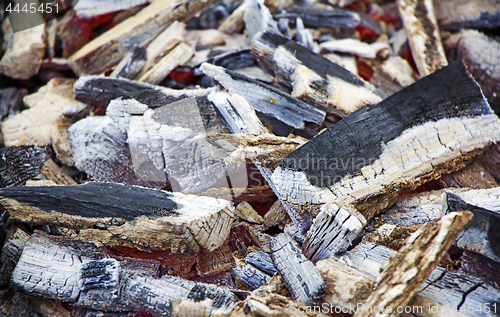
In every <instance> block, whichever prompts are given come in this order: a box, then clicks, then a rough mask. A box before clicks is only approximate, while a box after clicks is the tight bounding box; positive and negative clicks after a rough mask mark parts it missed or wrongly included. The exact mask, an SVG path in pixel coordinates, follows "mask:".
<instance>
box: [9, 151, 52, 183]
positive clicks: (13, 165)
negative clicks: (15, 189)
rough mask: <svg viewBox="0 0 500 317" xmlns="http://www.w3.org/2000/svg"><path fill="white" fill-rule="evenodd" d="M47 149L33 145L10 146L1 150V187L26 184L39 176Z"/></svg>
mask: <svg viewBox="0 0 500 317" xmlns="http://www.w3.org/2000/svg"><path fill="white" fill-rule="evenodd" d="M47 159H48V157H47V154H46V153H45V150H44V149H42V148H38V147H35V146H33V145H22V146H9V147H4V148H2V149H1V150H0V187H5V186H17V185H24V183H26V181H27V180H30V179H33V178H38V177H40V174H41V169H42V166H43V164H44V162H45V161H46V160H47Z"/></svg>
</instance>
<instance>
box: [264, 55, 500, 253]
mask: <svg viewBox="0 0 500 317" xmlns="http://www.w3.org/2000/svg"><path fill="white" fill-rule="evenodd" d="M444 91H446V92H447V93H446V94H443V92H444ZM431 109H432V110H431ZM381 122H384V123H385V124H384V125H383V126H381V125H380V123H381ZM499 128H500V121H499V120H498V118H497V117H496V115H494V114H493V112H492V110H491V108H490V107H489V105H488V103H487V102H486V100H485V99H484V97H483V95H482V94H481V91H480V89H479V87H478V85H477V84H476V82H475V81H474V80H473V78H472V77H471V76H470V75H469V74H468V73H467V71H466V69H465V67H464V66H463V64H453V65H450V66H448V67H446V68H443V69H441V70H440V71H438V72H436V73H434V74H432V75H430V76H428V77H426V78H424V79H421V80H419V81H418V82H416V83H415V84H413V85H410V86H408V87H406V88H404V89H402V90H401V91H399V92H398V93H396V94H394V95H392V96H391V97H389V98H387V99H385V100H384V101H382V102H381V103H379V104H378V105H377V106H374V107H371V108H361V109H359V110H358V111H356V112H355V113H353V114H352V115H350V116H348V117H346V118H344V120H342V121H340V122H339V123H337V124H335V125H334V126H332V127H330V128H329V129H328V130H326V131H325V132H323V133H321V134H319V135H318V136H317V137H315V138H314V139H313V140H311V141H309V142H308V143H306V144H304V145H303V146H301V147H300V148H299V149H298V150H296V151H295V152H293V153H292V154H290V155H289V156H288V157H287V158H285V159H284V160H283V161H282V162H281V164H280V165H279V166H278V167H277V168H276V170H275V171H274V173H273V175H272V177H271V182H272V183H273V185H274V190H275V193H276V194H277V196H278V197H279V198H280V200H281V201H282V202H286V203H287V204H288V205H289V206H290V207H292V209H291V212H289V215H290V216H291V218H292V220H293V221H294V223H295V225H296V226H301V223H302V226H303V227H306V230H307V222H308V221H311V217H315V216H316V215H317V213H318V212H319V211H320V209H321V207H322V206H323V205H324V204H325V203H327V202H330V201H332V202H336V203H340V204H341V205H346V204H354V205H355V208H356V209H357V210H358V211H359V212H360V213H361V214H363V218H364V219H365V220H364V219H358V221H359V222H361V223H366V222H365V221H366V220H369V219H371V218H372V217H373V215H374V214H376V213H379V212H380V211H382V210H383V209H385V208H387V207H390V205H392V204H393V203H394V202H395V198H396V196H395V193H396V191H400V190H411V189H414V188H416V187H417V186H419V184H422V183H423V182H426V181H427V180H430V179H436V178H438V177H439V176H440V175H441V174H442V173H446V172H453V171H455V170H458V169H460V168H462V167H464V166H465V164H466V162H468V161H470V160H471V158H472V157H474V156H475V155H477V154H479V153H480V152H481V151H484V150H483V149H484V148H485V147H486V146H488V145H490V144H492V143H494V142H497V141H498V140H499V139H500V134H499V133H498V131H499ZM325 208H327V207H325ZM325 212H327V211H325ZM308 215H309V216H308ZM355 217H357V218H359V215H356V216H355ZM309 223H310V222H309ZM338 250H339V249H337V250H336V251H338ZM336 251H333V252H336ZM306 253H307V252H306Z"/></svg>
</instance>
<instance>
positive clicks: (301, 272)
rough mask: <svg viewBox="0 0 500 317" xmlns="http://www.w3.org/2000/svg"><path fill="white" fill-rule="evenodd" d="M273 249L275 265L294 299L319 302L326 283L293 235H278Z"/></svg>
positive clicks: (310, 302) (306, 302)
mask: <svg viewBox="0 0 500 317" xmlns="http://www.w3.org/2000/svg"><path fill="white" fill-rule="evenodd" d="M271 249H272V253H271V258H272V259H273V263H274V266H275V267H276V270H277V271H278V272H279V273H280V274H281V276H282V277H283V281H284V282H285V284H286V287H287V288H288V290H289V291H290V293H291V294H292V297H293V298H294V300H296V301H298V302H301V303H304V304H306V305H313V304H314V303H317V302H319V301H320V300H321V298H322V297H323V294H324V292H325V283H324V282H323V279H322V278H321V276H320V275H319V273H318V271H317V270H316V268H315V267H314V265H313V264H312V263H311V262H310V261H309V260H307V259H306V257H305V256H304V255H303V254H302V251H301V250H300V248H299V246H298V244H297V243H296V242H295V241H294V240H293V239H292V237H291V236H290V235H288V234H286V233H281V234H279V235H277V236H276V237H275V238H274V240H273V242H272V246H271Z"/></svg>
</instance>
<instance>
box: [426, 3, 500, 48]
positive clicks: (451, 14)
mask: <svg viewBox="0 0 500 317" xmlns="http://www.w3.org/2000/svg"><path fill="white" fill-rule="evenodd" d="M434 6H435V9H436V10H435V11H436V18H437V21H438V23H439V27H440V28H441V29H443V30H452V31H456V30H459V29H461V28H463V29H467V28H471V29H495V28H498V27H499V26H500V4H499V3H498V2H497V1H495V0H480V1H474V2H469V1H464V0H437V1H434ZM492 53H493V52H492Z"/></svg>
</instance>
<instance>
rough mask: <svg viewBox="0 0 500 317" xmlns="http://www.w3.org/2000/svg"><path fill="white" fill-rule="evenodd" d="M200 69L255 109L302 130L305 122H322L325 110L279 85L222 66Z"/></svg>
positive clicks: (207, 65)
mask: <svg viewBox="0 0 500 317" xmlns="http://www.w3.org/2000/svg"><path fill="white" fill-rule="evenodd" d="M201 70H202V71H203V72H204V73H205V74H207V75H209V76H211V77H213V78H214V80H215V81H216V82H217V83H218V84H220V85H221V86H222V87H224V89H226V90H227V91H228V93H229V94H240V95H241V97H243V98H245V99H246V100H247V101H248V103H249V104H251V105H252V106H253V108H254V109H255V110H256V111H258V112H262V113H264V114H268V115H270V116H272V117H274V118H276V119H278V120H280V121H282V122H283V123H285V124H287V125H289V126H291V127H294V128H296V129H302V128H304V126H305V123H306V122H311V123H317V124H319V123H321V122H322V121H323V119H324V118H325V113H324V112H323V111H321V110H318V109H316V108H313V107H311V106H310V105H308V104H306V103H305V102H303V101H300V100H298V99H296V98H294V97H292V96H290V95H288V94H286V93H284V92H282V91H280V90H278V89H276V88H273V87H271V86H268V85H266V84H263V83H260V82H258V81H256V80H253V79H250V78H248V77H246V76H243V75H239V74H237V73H234V72H232V71H230V70H227V69H224V68H222V67H218V66H214V65H211V64H207V63H205V64H203V65H202V66H201Z"/></svg>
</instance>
